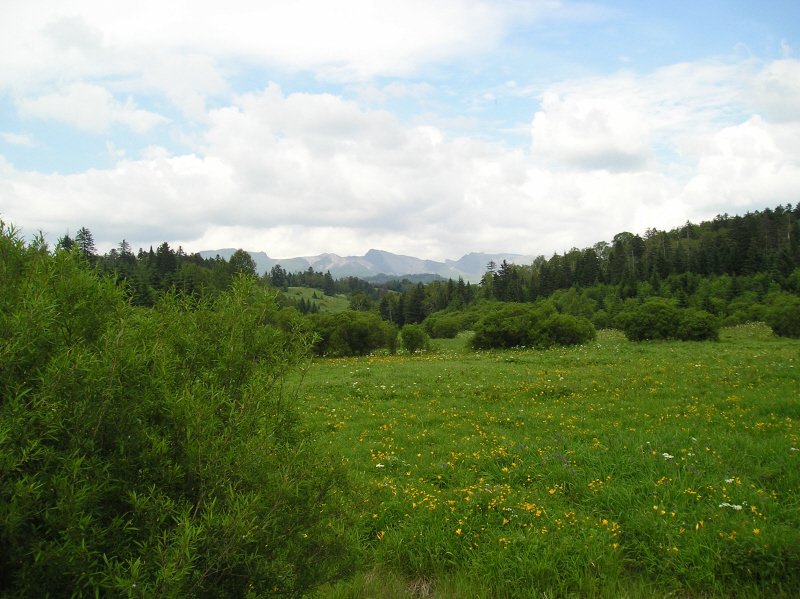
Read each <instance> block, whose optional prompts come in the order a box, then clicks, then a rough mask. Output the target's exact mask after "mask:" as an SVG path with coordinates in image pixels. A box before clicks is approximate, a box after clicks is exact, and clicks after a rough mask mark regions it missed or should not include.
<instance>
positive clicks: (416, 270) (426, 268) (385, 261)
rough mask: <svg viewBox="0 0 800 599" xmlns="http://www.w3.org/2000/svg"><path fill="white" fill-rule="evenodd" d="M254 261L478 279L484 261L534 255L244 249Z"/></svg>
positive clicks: (354, 273)
mask: <svg viewBox="0 0 800 599" xmlns="http://www.w3.org/2000/svg"><path fill="white" fill-rule="evenodd" d="M235 251H236V250H235V249H234V248H224V249H220V250H204V251H202V252H200V255H201V256H203V258H213V257H214V256H220V257H222V258H225V259H226V260H227V259H228V258H230V257H231V256H232V255H233V253H234V252H235ZM248 253H249V254H250V256H252V258H253V260H254V261H255V263H256V268H257V269H258V273H259V274H264V273H265V272H269V271H270V270H271V269H272V267H273V266H275V265H276V264H280V265H281V268H283V269H285V270H286V271H287V272H300V271H304V270H308V268H309V267H311V268H313V269H314V270H315V271H317V272H323V273H324V272H327V271H330V273H331V274H332V275H333V276H334V278H337V279H338V278H341V277H359V278H367V277H372V276H376V275H388V276H394V277H397V278H402V277H403V276H404V275H419V274H435V275H439V276H441V277H443V278H445V279H454V280H455V279H458V277H461V278H463V279H464V280H465V281H470V282H472V283H476V282H478V281H480V280H481V277H483V274H484V273H485V272H486V265H487V264H488V263H489V262H490V261H494V262H496V263H497V264H500V263H501V262H502V261H503V260H506V261H508V262H510V263H513V264H530V263H531V262H533V259H534V258H535V256H526V255H523V254H485V253H483V252H471V253H469V254H465V255H464V256H462V257H461V258H459V259H458V260H445V261H444V262H437V261H435V260H422V259H420V258H415V257H413V256H402V255H399V254H393V253H391V252H386V251H383V250H374V249H373V250H369V251H368V252H367V253H366V254H364V255H363V256H339V255H337V254H327V253H326V254H320V255H318V256H301V257H297V258H285V259H276V258H270V257H269V256H268V255H267V254H266V253H265V252H248Z"/></svg>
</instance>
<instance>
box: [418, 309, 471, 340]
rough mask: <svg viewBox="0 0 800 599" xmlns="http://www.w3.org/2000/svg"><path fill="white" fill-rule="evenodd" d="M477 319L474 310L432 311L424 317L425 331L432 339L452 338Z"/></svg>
mask: <svg viewBox="0 0 800 599" xmlns="http://www.w3.org/2000/svg"><path fill="white" fill-rule="evenodd" d="M477 320H478V316H477V314H476V313H474V312H434V313H433V314H431V315H430V316H428V318H426V319H425V322H423V325H424V327H425V332H426V333H428V335H430V336H431V337H432V338H434V339H454V338H455V336H456V335H458V334H459V333H460V332H461V331H466V330H467V329H469V328H470V327H471V326H472V325H473V324H475V322H476V321H477Z"/></svg>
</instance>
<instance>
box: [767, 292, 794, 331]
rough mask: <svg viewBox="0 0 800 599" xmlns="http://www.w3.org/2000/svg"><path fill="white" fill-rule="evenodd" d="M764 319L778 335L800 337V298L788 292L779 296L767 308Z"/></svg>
mask: <svg viewBox="0 0 800 599" xmlns="http://www.w3.org/2000/svg"><path fill="white" fill-rule="evenodd" d="M765 320H766V322H767V324H768V325H769V326H770V327H771V328H772V331H773V333H775V334H776V335H778V336H779V337H791V338H793V339H800V298H798V297H796V296H793V295H789V294H785V295H781V296H779V297H778V298H776V299H775V301H774V302H773V304H772V305H771V306H770V307H769V308H768V309H767V311H766V314H765Z"/></svg>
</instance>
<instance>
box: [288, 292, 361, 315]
mask: <svg viewBox="0 0 800 599" xmlns="http://www.w3.org/2000/svg"><path fill="white" fill-rule="evenodd" d="M314 294H316V295H317V297H316V298H315V297H314ZM284 295H285V296H286V297H288V298H290V299H293V300H295V301H298V300H299V299H300V298H303V299H304V300H305V301H307V302H308V301H312V302H316V303H317V305H318V306H319V311H320V312H321V313H323V314H324V313H328V312H342V311H343V310H347V307H348V306H349V305H350V302H349V301H348V299H347V298H346V297H345V296H344V295H336V296H328V295H323V293H322V290H320V289H312V288H310V287H289V290H288V291H286V292H284Z"/></svg>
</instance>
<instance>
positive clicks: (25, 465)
mask: <svg viewBox="0 0 800 599" xmlns="http://www.w3.org/2000/svg"><path fill="white" fill-rule="evenodd" d="M0 279H2V280H3V281H4V284H3V285H1V286H0V481H2V485H0V595H2V596H15V597H45V596H58V597H61V596H71V597H90V596H91V597H95V596H126V597H220V598H222V597H243V596H249V597H260V596H266V595H270V596H273V595H274V594H275V592H276V591H277V592H279V593H282V594H285V595H288V596H300V595H302V594H303V593H306V592H307V591H309V590H310V589H312V588H313V587H315V586H316V585H318V584H319V583H320V582H323V581H325V580H330V579H334V578H336V577H338V576H341V575H343V574H344V573H346V572H347V570H348V568H349V564H350V563H351V562H352V559H353V555H354V553H353V551H352V547H351V546H350V545H349V542H348V541H347V539H346V537H344V536H343V535H342V534H341V532H340V530H341V525H342V523H344V522H346V519H347V517H346V514H347V511H348V508H347V507H346V501H347V500H346V497H347V488H348V486H347V480H346V478H345V473H344V471H343V470H342V468H341V467H340V466H339V465H337V463H336V462H335V461H333V460H332V459H330V458H328V457H326V456H325V455H324V454H322V453H320V452H319V451H317V450H316V449H315V448H314V447H313V446H312V445H310V444H309V443H308V442H307V440H306V437H305V436H304V435H303V434H301V433H300V432H299V431H298V429H297V427H296V409H295V404H296V402H297V400H298V397H299V396H298V392H297V387H296V386H294V387H292V386H291V385H288V384H287V383H288V380H289V378H288V377H290V375H293V374H294V373H297V372H298V369H301V370H302V369H303V368H304V364H306V359H307V358H306V356H307V353H308V348H309V342H310V340H309V338H308V337H307V336H305V335H303V334H300V333H292V332H286V331H284V330H283V329H281V328H279V327H276V326H273V325H272V324H271V323H272V322H274V321H275V320H276V318H277V315H276V307H275V304H274V302H273V300H272V297H271V296H270V295H269V294H267V293H266V292H265V291H264V290H263V289H260V288H259V287H258V286H257V285H255V283H254V281H253V280H252V279H251V278H239V279H236V280H235V281H234V283H233V286H232V287H231V289H230V291H229V292H226V293H224V294H222V295H220V296H218V297H217V298H213V299H212V298H204V299H194V298H192V297H191V296H187V295H183V294H177V293H171V294H167V295H166V296H165V297H164V298H163V299H162V300H161V301H159V302H158V303H157V304H156V306H155V308H154V309H153V310H141V309H138V308H135V307H132V306H130V305H129V304H128V303H126V301H125V292H124V290H123V289H122V288H120V287H118V286H116V285H115V283H114V281H113V280H112V279H109V278H104V277H100V276H98V274H97V273H96V272H95V271H94V270H91V269H88V268H86V265H85V263H83V262H82V260H81V259H79V258H78V257H77V256H76V255H75V254H73V253H70V252H66V251H58V252H56V253H55V254H53V255H51V254H50V253H48V252H47V250H46V247H45V246H44V243H43V242H42V241H41V240H36V241H35V242H34V243H32V244H31V245H26V244H25V243H23V242H22V241H21V240H20V238H19V236H18V235H17V234H16V232H15V231H14V230H12V229H8V228H6V227H5V225H0ZM295 379H296V377H295Z"/></svg>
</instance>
